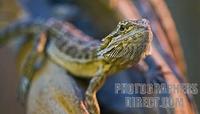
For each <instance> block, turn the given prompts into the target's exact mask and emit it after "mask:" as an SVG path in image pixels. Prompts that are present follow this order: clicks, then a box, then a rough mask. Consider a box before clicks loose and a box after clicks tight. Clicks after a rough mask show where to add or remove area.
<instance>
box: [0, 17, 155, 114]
mask: <svg viewBox="0 0 200 114" xmlns="http://www.w3.org/2000/svg"><path fill="white" fill-rule="evenodd" d="M62 24H63V23H58V22H56V21H55V20H53V21H52V20H51V21H48V22H47V24H42V23H34V22H24V23H21V24H16V25H14V26H11V27H8V28H7V29H5V30H3V31H1V32H0V44H3V43H5V42H7V41H9V40H10V39H11V38H12V37H15V36H17V35H22V34H27V33H40V32H41V31H46V34H47V38H48V39H47V40H48V42H47V43H45V45H44V47H45V49H44V53H46V54H47V55H48V57H50V58H51V60H53V61H54V62H55V63H57V64H58V65H60V66H61V67H63V68H64V69H66V70H67V71H68V72H70V73H71V74H72V75H73V76H77V77H83V78H92V79H91V80H90V83H89V86H88V88H87V90H86V92H85V105H86V107H87V109H88V111H89V113H90V114H100V109H99V106H98V102H97V99H96V92H97V91H98V90H99V89H100V88H101V87H102V85H103V84H104V81H105V80H106V77H107V76H109V75H111V74H113V73H117V72H119V71H121V70H124V69H126V68H129V67H131V66H134V65H136V64H137V63H138V62H139V60H140V59H141V58H143V57H145V55H148V54H149V48H150V47H149V46H150V43H151V40H152V32H151V28H150V24H149V21H148V20H146V19H139V20H124V21H120V22H119V24H118V25H117V27H116V28H115V29H114V30H113V31H112V32H111V33H110V34H109V35H107V36H106V37H105V38H103V39H102V41H101V42H100V41H96V40H92V41H85V40H83V39H78V38H74V36H72V35H71V34H70V32H73V31H70V32H69V31H66V29H63V27H62V26H63V25H62ZM34 51H35V50H33V54H32V56H33V57H30V58H29V59H31V60H29V59H28V60H27V65H28V66H30V65H33V64H34V62H35V61H36V58H37V53H35V52H34ZM33 69H34V68H33V67H32V68H31V67H30V68H28V69H26V68H24V70H25V71H27V70H28V71H31V70H32V71H33ZM30 75H32V73H29V72H28V73H25V75H23V77H22V80H21V83H20V86H19V87H20V88H19V95H20V96H21V97H25V94H27V91H28V89H29V84H30V82H31V79H32V78H31V76H30Z"/></svg>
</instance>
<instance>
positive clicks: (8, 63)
mask: <svg viewBox="0 0 200 114" xmlns="http://www.w3.org/2000/svg"><path fill="white" fill-rule="evenodd" d="M22 1H23V0H22ZM166 2H167V4H168V7H169V9H170V11H171V13H172V16H173V18H174V20H175V23H176V26H177V29H178V32H179V34H180V38H181V39H180V40H181V43H182V46H183V50H184V55H185V59H186V62H187V69H188V75H187V78H188V80H189V82H192V83H198V84H200V83H199V82H200V28H199V27H200V22H199V21H200V1H198V0H191V1H190V0H176V1H174V0H166ZM0 4H1V0H0ZM0 7H1V6H0ZM0 15H1V14H0ZM15 63H16V62H15V57H14V54H12V53H11V50H9V49H7V48H1V49H0V113H1V114H22V113H23V112H24V111H23V110H24V109H23V107H22V106H20V105H19V103H17V100H16V85H17V81H18V76H17V71H16V67H15ZM198 88H199V86H198ZM199 90H200V89H199ZM194 97H195V101H196V103H197V106H198V109H200V95H199V94H198V95H195V96H194Z"/></svg>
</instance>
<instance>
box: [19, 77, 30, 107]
mask: <svg viewBox="0 0 200 114" xmlns="http://www.w3.org/2000/svg"><path fill="white" fill-rule="evenodd" d="M29 87H30V81H29V80H28V79H27V78H26V77H25V76H22V77H21V79H20V82H19V85H18V90H17V99H18V100H19V101H20V102H21V104H23V105H24V104H25V103H26V99H27V94H28V90H29Z"/></svg>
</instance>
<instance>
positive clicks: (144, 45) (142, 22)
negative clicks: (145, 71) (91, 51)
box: [97, 19, 152, 64]
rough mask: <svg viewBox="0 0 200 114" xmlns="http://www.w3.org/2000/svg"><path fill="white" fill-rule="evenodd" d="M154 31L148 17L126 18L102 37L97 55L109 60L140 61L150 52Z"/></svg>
mask: <svg viewBox="0 0 200 114" xmlns="http://www.w3.org/2000/svg"><path fill="white" fill-rule="evenodd" d="M151 40H152V32H151V28H150V24H149V21H148V20H146V19H139V20H124V21H121V22H119V24H118V25H117V27H116V29H115V30H114V31H113V32H111V33H110V34H109V35H108V36H106V37H105V38H104V39H102V43H101V45H100V47H99V49H98V52H97V55H98V56H99V57H103V58H104V59H105V60H106V61H108V62H119V63H120V64H123V63H126V62H129V63H131V62H134V61H135V62H138V61H139V60H140V59H141V58H142V57H144V56H145V55H148V54H149V52H148V51H149V48H150V47H149V45H150V42H151Z"/></svg>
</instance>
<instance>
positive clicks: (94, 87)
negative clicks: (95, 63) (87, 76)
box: [85, 67, 107, 114]
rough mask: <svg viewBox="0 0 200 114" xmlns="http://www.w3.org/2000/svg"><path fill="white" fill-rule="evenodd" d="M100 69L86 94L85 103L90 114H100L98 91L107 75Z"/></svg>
mask: <svg viewBox="0 0 200 114" xmlns="http://www.w3.org/2000/svg"><path fill="white" fill-rule="evenodd" d="M105 74H106V73H104V72H103V68H102V67H100V68H99V70H98V73H97V75H96V76H95V77H93V78H92V79H91V80H90V83H89V86H88V88H87V90H86V93H85V103H86V107H87V109H88V111H89V113H90V114H100V109H99V104H98V101H97V98H96V93H97V91H98V90H99V89H100V88H101V87H102V86H103V84H104V82H105V80H106V77H107V75H105Z"/></svg>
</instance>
